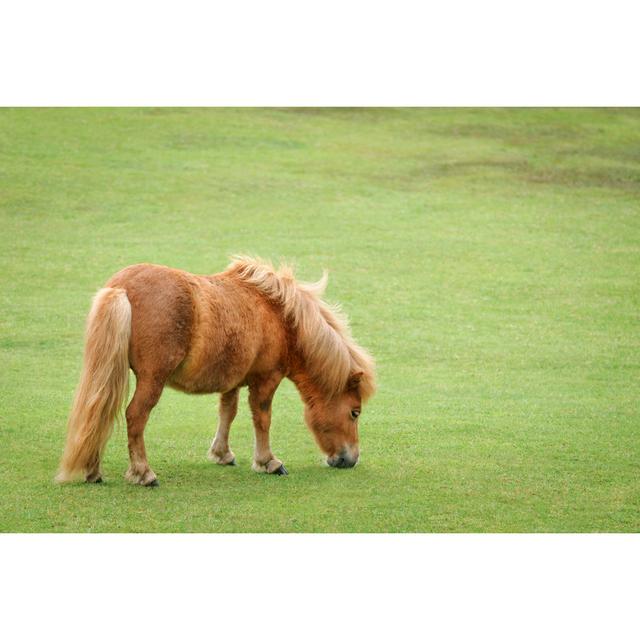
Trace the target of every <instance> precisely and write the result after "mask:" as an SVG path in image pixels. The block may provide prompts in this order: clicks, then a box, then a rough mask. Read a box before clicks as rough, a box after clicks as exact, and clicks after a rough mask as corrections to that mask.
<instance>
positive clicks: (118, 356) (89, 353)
mask: <svg viewBox="0 0 640 640" xmlns="http://www.w3.org/2000/svg"><path fill="white" fill-rule="evenodd" d="M130 335H131V304H130V303H129V299H128V298H127V294H126V292H125V291H124V289H113V288H106V289H100V291H98V293H97V294H96V296H95V298H94V300H93V305H92V307H91V311H90V313H89V317H88V319H87V331H86V342H85V351H84V365H83V368H82V375H81V377H80V384H79V385H78V388H77V390H76V395H75V398H74V400H73V407H72V409H71V414H70V416H69V425H68V432H67V444H66V446H65V450H64V454H63V456H62V461H61V463H60V470H59V472H58V475H57V476H56V480H57V481H58V482H67V481H69V480H73V479H75V478H76V477H78V476H80V475H82V474H85V475H87V474H90V475H91V474H97V473H99V466H100V459H101V458H102V453H103V451H104V448H105V446H106V444H107V440H108V439H109V436H110V435H111V432H112V430H113V423H114V421H115V419H116V418H117V417H118V416H119V415H120V414H121V412H122V407H123V405H124V403H125V401H126V399H127V395H128V390H129V338H130Z"/></svg>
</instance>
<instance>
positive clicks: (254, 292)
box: [59, 258, 374, 485]
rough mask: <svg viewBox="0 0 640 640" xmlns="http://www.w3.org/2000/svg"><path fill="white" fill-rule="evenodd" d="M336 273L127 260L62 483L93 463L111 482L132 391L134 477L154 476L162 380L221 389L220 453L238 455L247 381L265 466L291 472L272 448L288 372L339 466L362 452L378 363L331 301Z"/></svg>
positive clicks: (77, 412) (102, 326)
mask: <svg viewBox="0 0 640 640" xmlns="http://www.w3.org/2000/svg"><path fill="white" fill-rule="evenodd" d="M325 285H326V278H325V279H323V280H322V281H321V282H320V283H317V284H316V285H304V284H300V283H297V282H296V281H295V280H294V278H293V275H292V273H291V272H290V271H289V270H288V269H286V268H285V269H282V270H280V271H279V272H276V271H275V270H273V268H272V267H271V266H270V265H267V264H264V263H261V262H258V261H255V260H251V259H246V258H242V259H238V260H236V261H235V262H234V263H232V264H231V265H230V266H229V268H228V269H227V270H226V271H224V272H222V273H220V274H216V275H213V276H198V275H193V274H190V273H187V272H185V271H180V270H177V269H170V268H168V267H162V266H157V265H151V264H140V265H134V266H131V267H127V268H126V269H123V270H122V271H120V272H118V273H117V274H116V275H114V276H113V277H112V278H111V279H110V280H109V281H108V282H107V284H106V286H105V288H104V289H102V290H101V291H100V292H99V293H98V294H97V296H96V299H95V301H94V305H93V307H92V310H91V314H90V316H89V320H88V325H87V345H86V349H85V367H84V371H83V378H82V380H81V383H80V386H79V388H78V391H77V394H76V399H75V402H74V407H73V410H72V413H71V416H70V420H69V435H68V440H67V447H66V449H65V454H64V456H63V461H62V466H61V472H60V474H59V478H60V479H61V480H67V479H70V478H71V477H72V476H73V475H74V474H76V473H79V472H84V474H85V477H86V479H87V480H88V481H100V479H101V471H100V458H101V456H102V452H103V450H104V447H105V445H106V441H107V439H108V437H109V433H110V430H111V425H112V423H113V420H114V418H115V417H116V415H117V413H118V410H119V408H120V407H121V405H122V403H123V402H124V400H125V399H126V379H125V378H123V370H124V371H125V373H126V369H128V367H131V369H132V370H133V371H134V373H135V376H136V390H135V393H134V395H133V398H132V400H131V402H130V404H129V406H128V407H127V411H126V419H127V432H128V440H129V453H130V458H131V465H130V467H129V470H128V471H127V474H126V477H127V478H128V479H129V480H130V481H132V482H136V483H139V484H145V485H155V484H157V480H156V477H155V474H154V473H153V471H151V469H150V467H149V465H148V463H147V459H146V453H145V449H144V440H143V432H144V428H145V425H146V423H147V420H148V417H149V413H150V411H151V409H152V408H153V407H154V406H155V405H156V403H157V402H158V400H159V398H160V395H161V393H162V389H163V388H164V386H165V385H169V386H171V387H173V388H175V389H179V390H181V391H184V392H187V393H214V392H219V393H221V394H222V395H221V401H220V416H219V425H218V430H217V432H216V437H215V439H214V441H213V444H212V445H211V449H210V452H209V457H210V458H211V459H212V460H214V461H215V462H218V463H220V464H234V463H235V456H234V455H233V453H232V452H231V450H230V449H229V444H228V435H229V428H230V426H231V422H232V420H233V418H234V417H235V414H236V411H237V403H238V390H239V388H240V387H242V386H248V387H249V404H250V406H251V410H252V414H253V422H254V428H255V433H256V450H255V455H254V464H253V466H254V469H256V470H257V471H266V472H268V473H286V471H285V469H284V466H283V465H282V462H280V460H278V459H277V458H276V457H275V456H274V455H273V453H272V452H271V449H270V446H269V426H270V420H271V399H272V397H273V394H274V393H275V391H276V389H277V387H278V385H279V384H280V382H281V381H282V379H283V378H284V377H289V378H290V379H291V380H293V382H294V383H295V384H296V386H297V387H298V389H299V391H300V394H301V396H302V398H303V401H304V402H305V404H306V412H305V417H306V418H307V422H308V423H309V426H310V428H311V429H312V431H313V433H314V435H315V436H316V439H317V440H318V443H319V445H320V447H321V448H322V449H323V450H324V451H325V452H326V453H327V454H328V461H329V464H331V465H332V466H339V467H341V466H353V464H355V462H356V461H357V458H358V434H357V417H358V414H359V413H360V405H361V402H362V401H363V400H366V399H367V397H368V396H369V395H371V393H373V384H374V382H373V363H372V361H371V359H370V358H369V356H368V354H367V353H366V352H365V351H363V350H362V349H360V348H359V347H358V346H357V345H356V344H355V343H354V342H353V340H352V339H351V337H350V334H349V331H348V328H347V326H346V323H345V321H344V319H342V318H341V317H340V315H339V314H337V312H336V310H335V309H332V308H331V307H329V306H328V305H327V304H326V303H324V302H323V301H322V300H321V299H320V294H321V293H322V291H323V289H324V286H325Z"/></svg>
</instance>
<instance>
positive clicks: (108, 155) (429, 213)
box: [0, 109, 640, 532]
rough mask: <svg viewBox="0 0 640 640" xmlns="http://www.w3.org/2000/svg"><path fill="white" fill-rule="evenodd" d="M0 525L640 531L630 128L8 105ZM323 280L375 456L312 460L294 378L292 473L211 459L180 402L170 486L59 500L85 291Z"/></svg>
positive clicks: (560, 115) (637, 230)
mask: <svg viewBox="0 0 640 640" xmlns="http://www.w3.org/2000/svg"><path fill="white" fill-rule="evenodd" d="M0 221H1V224H2V236H1V252H0V261H1V276H0V277H1V280H2V314H1V315H0V323H1V334H0V340H1V342H0V347H1V354H2V366H1V368H0V376H1V378H0V380H1V386H0V389H1V394H2V402H1V415H0V434H1V447H0V530H2V531H74V532H84V531H93V532H99V531H234V532H255V531H305V532H333V531H335V532H375V531H393V532H402V531H441V532H451V531H481V532H487V531H552V532H561V531H638V530H640V405H639V398H640V376H639V374H640V351H639V347H640V332H639V328H640V326H639V311H640V110H482V109H473V110H467V109H465V110H367V109H353V110H351V109H349V110H322V109H316V110H313V109H312V110H279V109H265V110H227V109H224V110H221V109H212V110H191V109H121V110H110V109H80V110H73V109H62V110H45V109H37V110H35V109H30V110H20V109H17V110H7V109H4V110H0ZM234 252H247V253H253V254H257V255H261V256H263V257H268V258H273V259H275V260H277V259H278V258H279V257H280V256H284V257H286V258H288V259H290V260H293V261H294V262H295V263H296V264H297V265H298V274H299V276H300V277H301V278H302V279H315V278H317V277H318V276H319V275H320V272H321V269H322V267H328V268H329V269H330V272H331V280H330V284H329V290H328V295H327V297H328V298H329V299H330V300H333V301H340V302H342V304H343V307H344V309H345V311H346V312H347V313H348V314H349V316H350V318H351V322H352V327H353V332H354V334H355V336H356V337H357V339H358V340H359V342H360V343H361V344H363V345H364V346H366V347H367V348H369V349H370V350H371V352H372V353H373V354H374V355H375V357H376V359H377V362H378V375H379V392H378V394H377V395H376V396H375V397H374V399H373V400H372V401H371V403H370V405H369V406H368V407H366V408H365V411H364V413H363V416H362V419H361V423H360V434H361V449H362V455H361V461H360V464H359V465H358V466H357V467H356V468H355V469H352V470H348V471H342V470H335V469H329V468H327V467H325V466H323V464H322V456H321V454H320V452H319V450H318V449H317V448H316V446H315V444H314V442H313V440H312V438H311V436H310V434H309V433H308V432H307V430H306V428H305V426H304V424H303V421H302V405H301V402H300V400H299V398H298V396H297V392H296V391H295V389H294V387H293V386H292V384H291V383H289V382H285V383H284V384H283V385H282V387H281V389H280V391H279V392H278V394H277V396H276V399H275V402H274V422H273V427H272V445H273V449H274V452H275V453H276V455H278V456H279V457H280V458H281V459H282V460H283V461H284V462H285V464H286V465H287V468H288V470H289V473H290V475H289V476H287V477H271V476H269V477H267V476H263V475H257V474H255V473H254V472H252V471H251V469H250V463H251V453H252V445H253V429H252V427H251V423H250V417H249V412H248V408H247V406H246V392H244V393H243V394H242V395H241V409H240V412H239V414H238V418H237V419H236V422H235V424H234V428H233V429H232V433H231V445H232V447H233V449H234V451H235V453H236V456H237V458H238V462H239V466H237V467H235V468H222V467H218V466H215V465H212V464H211V463H210V462H209V461H208V460H207V459H206V452H207V448H208V446H209V444H210V440H211V438H212V435H213V432H214V428H215V417H216V413H217V397H214V396H202V397H189V396H186V395H182V394H179V393H177V392H174V391H171V390H166V391H165V393H164V395H163V397H162V399H161V401H160V404H159V406H158V407H157V408H156V410H155V411H154V412H153V414H152V416H151V420H150V422H149V426H148V428H147V431H146V436H147V438H146V440H147V451H148V454H149V460H150V463H151V466H152V467H153V469H154V470H155V472H156V473H157V474H158V478H159V480H160V483H161V486H160V487H159V488H158V489H155V490H154V489H146V488H142V487H136V486H130V485H128V484H127V483H126V482H125V481H124V479H123V477H122V475H123V473H124V471H125V469H126V467H127V452H126V433H125V430H124V429H119V430H116V432H115V433H114V436H113V437H112V439H111V441H110V443H109V447H108V449H107V454H106V459H105V464H104V468H105V477H106V482H105V483H104V484H102V485H92V486H89V485H84V484H77V485H69V486H62V487H60V486H56V485H55V484H54V483H53V482H52V478H53V476H54V473H55V470H56V466H57V463H58V460H59V456H60V454H61V451H62V447H63V442H64V434H65V428H66V426H65V422H66V418H67V412H68V409H69V405H70V401H71V398H72V394H73V389H74V387H75V384H76V382H77V380H78V376H79V371H80V364H81V356H82V335H83V329H84V321H85V316H86V313H87V311H88V308H89V304H90V300H91V296H92V295H93V293H94V291H95V290H96V289H97V288H98V287H100V286H101V285H102V284H103V282H104V281H105V280H106V279H107V278H108V276H109V275H110V274H112V273H113V272H115V271H117V270H118V269H120V268H121V267H123V266H125V265H128V264H132V263H136V262H155V263H160V264H167V265H170V266H174V267H179V268H182V269H187V270H189V271H193V272H196V273H213V272H216V271H220V270H222V269H223V268H224V267H225V266H226V264H227V257H228V256H229V255H230V254H232V253H234Z"/></svg>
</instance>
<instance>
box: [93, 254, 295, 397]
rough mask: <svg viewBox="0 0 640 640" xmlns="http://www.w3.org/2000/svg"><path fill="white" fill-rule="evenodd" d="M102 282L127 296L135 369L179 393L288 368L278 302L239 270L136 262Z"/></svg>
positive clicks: (211, 389) (218, 388)
mask: <svg viewBox="0 0 640 640" xmlns="http://www.w3.org/2000/svg"><path fill="white" fill-rule="evenodd" d="M106 286H107V287H113V288H119V289H124V290H125V291H126V293H127V298H128V299H129V302H130V304H131V312H132V316H131V347H132V348H131V349H130V352H129V359H130V362H131V369H132V370H133V371H134V373H135V374H136V376H137V375H138V374H139V372H140V373H142V374H144V375H147V374H149V375H151V376H152V377H158V376H160V377H164V378H165V382H166V384H168V385H169V386H171V387H173V388H175V389H178V390H180V391H184V392H186V393H215V392H219V393H225V392H228V391H231V390H233V389H235V388H236V387H242V386H247V385H249V384H250V383H251V381H252V379H255V378H256V377H264V376H268V375H269V374H270V373H271V372H273V371H281V372H282V373H283V375H287V372H288V371H287V354H288V352H289V349H288V345H287V335H286V332H285V330H284V327H283V325H282V323H281V322H280V320H279V318H278V311H277V309H276V308H275V306H274V305H273V303H270V302H269V301H268V300H267V299H266V298H264V296H261V295H259V294H258V292H257V291H256V290H255V288H254V287H250V286H247V284H246V283H244V282H243V281H241V280H239V279H238V278H234V277H232V276H229V275H227V274H224V273H223V274H219V275H215V276H196V275H193V274H190V273H187V272H185V271H179V270H177V269H169V268H168V267H161V266H157V265H152V264H141V265H134V266H132V267H127V268H126V269H124V270H122V271H120V272H119V273H117V274H116V275H115V276H113V277H112V278H111V279H110V280H109V281H108V282H107V284H106ZM158 309H162V310H163V312H162V313H158ZM165 376H166V377H165Z"/></svg>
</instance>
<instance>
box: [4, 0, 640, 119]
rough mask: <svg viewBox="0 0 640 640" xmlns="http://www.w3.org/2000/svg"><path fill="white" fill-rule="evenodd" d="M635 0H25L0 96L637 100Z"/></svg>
mask: <svg viewBox="0 0 640 640" xmlns="http://www.w3.org/2000/svg"><path fill="white" fill-rule="evenodd" d="M638 24H640V21H639V20H638V3H637V2H635V3H634V2H631V1H629V0H609V1H608V2H607V3H602V2H594V1H592V0H583V1H582V2H572V1H567V0H564V1H558V0H536V1H535V2H533V1H530V2H523V1H519V2H513V1H506V0H485V1H484V2H477V1H474V2H472V1H470V0H448V1H447V2H446V3H445V2H441V3H433V2H431V3H429V2H426V1H422V2H416V1H410V0H394V1H393V2H391V1H387V2H380V1H379V0H367V1H366V2H365V1H363V0H351V1H349V0H325V1H324V2H322V3H309V2H299V1H293V0H272V1H271V2H259V1H257V0H235V1H234V2H205V1H195V0H183V1H182V2H179V3H178V2H165V1H162V0H157V1H155V2H151V1H149V0H138V1H134V0H111V1H110V2H108V3H107V2H102V3H100V2H85V1H79V0H58V1H57V2H50V1H48V0H47V1H37V0H21V1H20V2H14V3H3V4H2V8H1V9H0V60H1V61H2V82H1V83H0V104H1V105H14V106H29V105H78V106H85V105H112V106H115V105H148V104H153V105H160V106H162V105H201V106H203V105H213V106H221V105H227V106H229V105H232V106H233V105H243V106H263V105H292V104H293V105H313V106H327V105H379V106H384V105H396V106H405V105H419V106H422V105H427V106H447V105H454V106H459V105H525V106H542V105H596V106H605V105H612V106H633V105H639V104H640V83H638V82H637V75H638V70H637V65H638V59H639V56H638V48H639V39H638V37H637V28H638Z"/></svg>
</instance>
